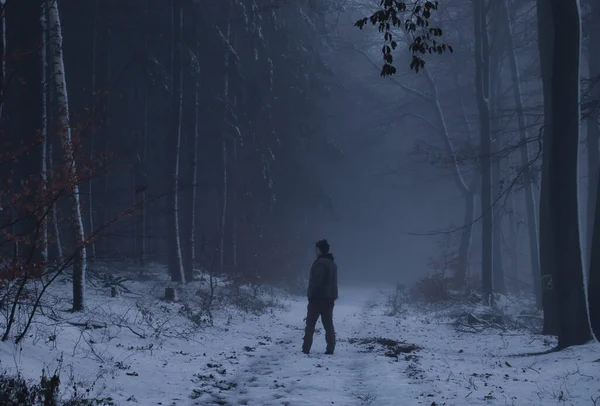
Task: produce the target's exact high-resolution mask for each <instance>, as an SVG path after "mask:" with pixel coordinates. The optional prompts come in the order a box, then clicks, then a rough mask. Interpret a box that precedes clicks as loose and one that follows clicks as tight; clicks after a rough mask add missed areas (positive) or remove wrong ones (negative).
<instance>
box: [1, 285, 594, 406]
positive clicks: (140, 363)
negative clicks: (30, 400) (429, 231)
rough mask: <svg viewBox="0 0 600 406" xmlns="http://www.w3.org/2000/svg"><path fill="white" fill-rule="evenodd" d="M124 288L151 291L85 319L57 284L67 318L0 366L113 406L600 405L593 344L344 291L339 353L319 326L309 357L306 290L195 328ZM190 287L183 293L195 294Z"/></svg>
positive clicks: (94, 308)
mask: <svg viewBox="0 0 600 406" xmlns="http://www.w3.org/2000/svg"><path fill="white" fill-rule="evenodd" d="M127 286H129V287H130V288H131V290H132V291H133V292H134V293H135V292H141V293H143V294H144V296H146V297H141V296H139V295H135V294H134V293H132V294H124V295H122V296H121V297H117V298H110V297H109V295H107V294H106V292H105V290H92V289H91V290H90V291H89V292H88V297H89V299H88V309H89V310H88V312H87V313H86V315H83V316H82V315H73V314H70V313H67V312H64V311H62V312H61V311H60V310H61V306H62V310H66V309H67V308H68V298H69V294H68V285H66V284H64V285H57V286H56V287H55V288H54V290H53V291H52V293H53V294H54V297H55V300H57V302H56V304H55V307H56V308H57V310H56V313H57V314H60V316H61V317H63V318H69V319H68V322H70V323H67V322H65V321H57V319H56V317H40V318H39V320H40V322H39V323H37V324H36V325H35V328H34V330H32V333H31V335H30V337H28V339H27V340H26V341H25V342H24V343H23V344H22V346H15V344H12V343H8V342H4V343H0V368H1V369H6V370H8V372H12V373H14V372H15V371H19V372H20V373H22V374H23V376H25V377H27V378H31V379H36V380H39V377H40V375H41V370H42V368H45V369H46V370H47V371H50V372H52V371H54V370H55V369H56V368H57V367H60V371H61V381H62V386H61V387H62V388H63V391H66V392H67V393H65V395H67V394H68V395H69V396H71V395H72V392H73V391H74V388H76V390H77V391H78V392H80V393H81V392H83V393H84V394H86V395H87V396H89V397H92V396H93V397H97V398H111V399H112V404H116V405H130V404H131V405H133V404H139V405H144V406H146V405H256V406H269V405H289V406H301V405H318V406H320V405H368V404H372V405H381V406H386V405H394V406H396V405H407V406H409V405H434V404H435V405H467V404H468V405H552V404H561V405H562V404H565V405H595V404H600V401H597V403H594V399H599V398H600V362H599V361H600V345H599V344H597V343H594V344H589V345H586V346H582V347H579V348H573V349H568V350H566V351H563V352H560V353H554V354H547V355H539V356H523V355H522V354H523V353H533V352H539V351H545V350H547V349H549V348H550V345H551V343H549V342H548V340H547V339H545V338H544V337H542V336H535V335H531V334H529V333H525V332H519V331H508V332H503V333H502V334H500V332H499V330H495V329H488V330H485V331H484V332H482V333H467V332H459V331H457V330H456V329H455V328H454V326H453V325H452V324H451V323H450V321H451V320H450V319H449V318H447V317H442V316H439V315H436V314H434V313H431V312H425V311H418V310H415V309H407V310H406V311H405V312H403V313H402V314H401V315H400V316H397V317H389V316H387V315H386V313H387V311H386V308H385V301H386V300H385V296H384V295H383V294H382V292H381V291H380V290H378V289H375V288H364V287H362V288H359V287H341V289H340V299H339V300H338V302H337V303H336V308H335V313H334V322H335V324H336V329H337V335H338V345H337V348H336V352H335V354H334V355H333V356H328V355H325V354H324V351H325V339H324V332H323V331H321V330H318V331H317V334H316V336H315V342H314V346H313V350H312V352H311V354H310V355H308V356H306V355H304V354H302V353H301V352H300V344H301V339H302V335H303V319H304V316H305V311H306V303H305V300H304V299H303V298H289V297H287V298H284V297H283V296H282V297H281V298H280V299H279V302H281V303H282V306H281V308H279V307H276V308H273V309H271V310H269V311H267V313H265V314H263V315H260V316H254V315H249V314H247V313H244V312H241V311H238V310H235V309H234V308H233V307H232V306H231V305H229V304H225V302H219V303H217V305H219V306H221V307H222V308H221V310H219V311H215V312H214V314H213V315H214V325H212V326H204V325H203V324H205V322H206V320H205V319H206V317H207V316H206V315H200V314H198V313H194V311H190V310H189V308H192V309H193V306H190V307H189V308H188V310H186V311H185V312H181V308H182V305H181V303H166V302H163V301H160V300H158V298H159V297H160V294H161V292H162V291H163V290H164V282H161V281H155V282H145V283H132V284H129V285H127ZM186 291H187V293H188V294H182V296H183V297H182V299H181V300H182V301H192V300H195V301H198V300H200V298H199V297H198V296H195V295H194V294H193V292H192V289H191V287H187V288H186ZM190 292H192V293H190ZM152 297H153V298H152ZM194 298H195V299H194ZM190 303H191V302H190ZM46 314H47V312H46ZM190 315H192V317H191V318H192V319H194V320H195V322H196V323H194V322H192V321H191V320H190ZM47 316H49V315H48V314H47ZM53 320H54V321H53ZM80 324H88V327H87V328H86V327H83V326H82V325H80ZM199 325H202V326H199ZM376 338H377V339H378V340H376ZM61 359H62V360H61ZM86 390H89V392H87V393H86Z"/></svg>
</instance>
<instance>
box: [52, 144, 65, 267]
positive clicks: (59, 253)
mask: <svg viewBox="0 0 600 406" xmlns="http://www.w3.org/2000/svg"><path fill="white" fill-rule="evenodd" d="M52 157H53V149H52V144H51V143H50V144H49V145H48V172H49V174H50V179H54V170H53V165H52V161H53V158H52ZM52 224H53V225H54V239H55V241H56V255H57V258H56V260H57V261H58V263H59V264H60V263H62V262H63V257H64V256H63V250H62V242H61V240H60V227H59V225H58V210H57V208H56V202H54V203H52Z"/></svg>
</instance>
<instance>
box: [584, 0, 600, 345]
mask: <svg viewBox="0 0 600 406" xmlns="http://www.w3.org/2000/svg"><path fill="white" fill-rule="evenodd" d="M590 4H591V10H590V11H591V15H592V16H591V21H592V24H591V25H590V30H591V32H590V52H589V64H590V78H591V79H592V80H593V81H594V83H593V86H594V87H593V90H592V97H594V99H595V100H600V55H599V54H598V52H594V50H595V49H597V47H598V46H600V25H599V24H600V3H598V2H597V1H591V2H590ZM590 137H594V138H595V140H594V141H593V142H592V144H590V140H589V139H590ZM599 138H600V128H599V127H598V123H597V122H594V120H590V119H588V175H589V176H590V178H589V180H588V182H590V183H589V185H590V186H589V187H588V193H589V194H590V195H592V196H593V197H595V199H594V200H593V204H594V206H589V204H590V203H591V201H590V199H589V196H588V214H587V216H588V221H587V224H588V227H589V225H590V224H592V226H593V227H592V228H591V231H590V229H589V228H588V235H591V238H590V240H591V243H590V246H589V249H588V256H589V257H590V261H589V263H590V267H589V275H588V291H587V298H588V307H589V311H590V325H591V327H592V332H593V333H594V335H595V336H596V340H599V341H600V197H599V196H598V192H600V176H598V172H597V171H598V159H599V157H598V139H599ZM592 148H595V149H594V150H593V151H594V152H592V153H591V154H596V156H595V157H592V156H591V155H590V151H591V149H592ZM592 159H596V162H595V172H594V174H595V176H596V177H595V183H596V187H595V188H594V189H592V184H593V183H592V178H591V171H592V170H593V169H594V168H593V167H592V163H591V162H590V160H592Z"/></svg>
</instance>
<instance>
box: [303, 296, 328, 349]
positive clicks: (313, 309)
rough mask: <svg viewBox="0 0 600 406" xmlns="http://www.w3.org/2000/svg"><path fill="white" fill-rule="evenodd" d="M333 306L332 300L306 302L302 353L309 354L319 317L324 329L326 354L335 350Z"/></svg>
mask: <svg viewBox="0 0 600 406" xmlns="http://www.w3.org/2000/svg"><path fill="white" fill-rule="evenodd" d="M333 305H334V302H333V301H332V300H313V301H311V302H308V309H307V312H306V328H305V329H304V343H303V344H302V351H303V352H306V353H307V352H309V351H310V347H312V342H313V335H314V334H315V326H316V324H317V320H319V317H321V323H323V327H324V328H325V341H326V342H327V352H331V353H332V352H333V350H334V349H335V330H334V328H333Z"/></svg>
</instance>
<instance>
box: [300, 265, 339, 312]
mask: <svg viewBox="0 0 600 406" xmlns="http://www.w3.org/2000/svg"><path fill="white" fill-rule="evenodd" d="M307 296H308V300H309V301H312V300H332V301H333V300H335V299H337V298H338V284H337V265H336V264H335V261H334V259H333V255H331V254H325V255H321V256H319V257H318V258H317V259H316V261H315V262H314V263H313V264H312V267H311V269H310V279H309V282H308V292H307Z"/></svg>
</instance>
